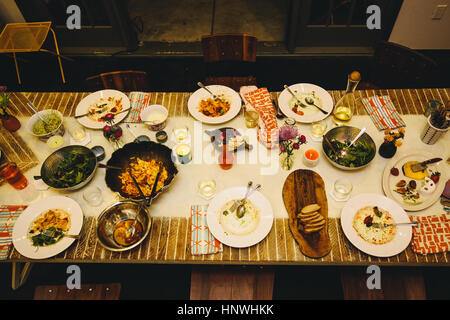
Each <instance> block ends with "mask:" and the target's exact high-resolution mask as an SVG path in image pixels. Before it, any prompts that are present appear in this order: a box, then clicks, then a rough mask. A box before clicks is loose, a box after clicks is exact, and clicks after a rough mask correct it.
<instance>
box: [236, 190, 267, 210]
mask: <svg viewBox="0 0 450 320" xmlns="http://www.w3.org/2000/svg"><path fill="white" fill-rule="evenodd" d="M259 188H261V185H260V184H257V185H256V187H255V188H253V189H252V190H251V191H250V192H247V194H246V195H245V197H244V199H242V200H241V204H240V205H239V207H238V208H237V210H236V216H237V217H238V218H242V217H243V216H244V214H245V200H246V199H247V198H248V197H249V196H250V195H251V194H252V193H253V192H255V191H256V190H258V189H259Z"/></svg>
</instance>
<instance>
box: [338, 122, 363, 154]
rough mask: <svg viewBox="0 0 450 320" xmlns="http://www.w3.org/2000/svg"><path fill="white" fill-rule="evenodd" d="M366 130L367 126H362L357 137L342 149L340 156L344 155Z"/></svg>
mask: <svg viewBox="0 0 450 320" xmlns="http://www.w3.org/2000/svg"><path fill="white" fill-rule="evenodd" d="M365 131H366V127H364V128H362V129H361V131H360V132H359V133H358V135H357V136H356V137H355V139H353V141H352V142H350V144H349V145H348V146H347V147H345V148H343V149H342V150H341V152H340V153H339V157H340V158H342V157H344V156H345V155H346V154H347V150H348V149H349V148H350V147H351V146H352V145H353V144H354V143H355V142H356V141H357V140H358V139H359V137H361V136H362V134H363V133H364V132H365Z"/></svg>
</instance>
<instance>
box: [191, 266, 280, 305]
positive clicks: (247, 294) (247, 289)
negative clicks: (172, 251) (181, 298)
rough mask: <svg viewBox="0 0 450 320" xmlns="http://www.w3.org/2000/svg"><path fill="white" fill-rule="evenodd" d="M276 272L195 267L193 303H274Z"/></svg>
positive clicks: (240, 268)
mask: <svg viewBox="0 0 450 320" xmlns="http://www.w3.org/2000/svg"><path fill="white" fill-rule="evenodd" d="M273 283H274V271H272V270H271V269H270V268H267V269H266V268H261V267H253V266H251V267H248V266H246V267H242V266H193V267H192V271H191V294H190V298H191V300H271V299H272V295H273Z"/></svg>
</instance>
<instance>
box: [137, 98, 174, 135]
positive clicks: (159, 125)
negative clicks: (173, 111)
mask: <svg viewBox="0 0 450 320" xmlns="http://www.w3.org/2000/svg"><path fill="white" fill-rule="evenodd" d="M158 114H159V115H161V118H160V119H158V121H154V122H147V121H149V120H148V119H151V117H152V116H153V115H158ZM168 116H169V111H167V109H166V108H165V107H164V106H162V105H160V104H152V105H150V106H147V107H145V108H144V109H143V110H141V114H140V117H141V121H142V122H145V123H146V124H147V126H148V128H149V129H150V130H152V131H161V130H163V129H164V128H165V127H166V123H167V117H168Z"/></svg>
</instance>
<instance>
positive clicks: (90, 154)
mask: <svg viewBox="0 0 450 320" xmlns="http://www.w3.org/2000/svg"><path fill="white" fill-rule="evenodd" d="M97 166H98V163H97V158H96V155H95V154H94V151H92V150H91V149H89V148H87V147H84V146H78V145H72V146H67V147H63V148H61V149H58V150H57V151H55V152H53V153H52V154H51V155H50V156H48V158H47V159H46V160H45V161H44V163H43V164H42V167H41V176H37V177H35V179H42V180H43V181H44V182H45V183H46V184H47V185H48V186H50V187H51V188H53V189H57V190H64V191H69V190H77V189H80V188H82V187H84V186H85V185H86V184H88V183H89V181H91V179H92V178H93V177H94V174H95V171H96V169H97Z"/></svg>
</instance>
